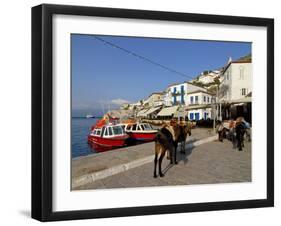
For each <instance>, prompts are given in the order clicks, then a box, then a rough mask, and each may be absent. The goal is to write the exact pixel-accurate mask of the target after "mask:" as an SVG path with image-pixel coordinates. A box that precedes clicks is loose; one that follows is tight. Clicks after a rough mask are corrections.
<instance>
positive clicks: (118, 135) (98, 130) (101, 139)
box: [88, 119, 129, 148]
mask: <svg viewBox="0 0 281 226" xmlns="http://www.w3.org/2000/svg"><path fill="white" fill-rule="evenodd" d="M128 138H129V136H128V134H126V132H125V131H124V129H123V127H122V126H121V125H113V124H112V123H109V124H105V121H104V120H103V119H102V120H100V121H99V122H97V124H96V125H94V126H93V127H92V131H91V133H90V134H89V135H88V143H89V144H93V145H95V146H99V147H107V148H116V147H123V146H125V145H126V140H127V139H128Z"/></svg>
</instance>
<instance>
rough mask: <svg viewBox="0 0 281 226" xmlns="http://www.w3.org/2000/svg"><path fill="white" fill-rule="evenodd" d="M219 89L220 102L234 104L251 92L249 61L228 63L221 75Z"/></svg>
mask: <svg viewBox="0 0 281 226" xmlns="http://www.w3.org/2000/svg"><path fill="white" fill-rule="evenodd" d="M222 78H223V79H222V82H221V84H220V88H219V100H220V101H221V102H234V101H237V100H239V99H241V98H244V97H245V96H246V95H247V94H248V93H250V92H252V80H253V78H252V63H251V60H245V61H239V60H238V61H230V62H229V63H228V64H227V66H226V67H225V69H224V71H223V73H222Z"/></svg>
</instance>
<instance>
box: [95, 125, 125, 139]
mask: <svg viewBox="0 0 281 226" xmlns="http://www.w3.org/2000/svg"><path fill="white" fill-rule="evenodd" d="M125 134H126V133H125V131H124V129H123V128H122V126H120V125H112V126H103V127H102V128H95V129H94V130H93V131H92V132H91V135H93V136H98V137H108V138H110V137H114V136H122V135H125Z"/></svg>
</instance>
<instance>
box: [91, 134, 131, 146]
mask: <svg viewBox="0 0 281 226" xmlns="http://www.w3.org/2000/svg"><path fill="white" fill-rule="evenodd" d="M128 137H129V136H127V135H125V136H118V137H114V138H104V137H98V136H93V135H89V136H88V143H90V144H95V145H97V146H102V147H108V148H115V147H124V146H125V145H126V140H127V139H128Z"/></svg>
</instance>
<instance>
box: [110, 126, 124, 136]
mask: <svg viewBox="0 0 281 226" xmlns="http://www.w3.org/2000/svg"><path fill="white" fill-rule="evenodd" d="M112 129H113V132H114V134H115V135H121V134H123V130H122V127H121V126H113V127H112Z"/></svg>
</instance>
